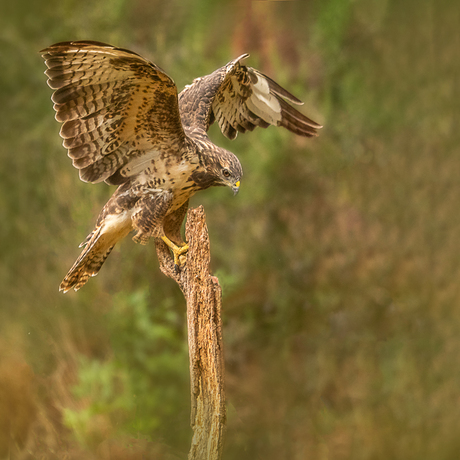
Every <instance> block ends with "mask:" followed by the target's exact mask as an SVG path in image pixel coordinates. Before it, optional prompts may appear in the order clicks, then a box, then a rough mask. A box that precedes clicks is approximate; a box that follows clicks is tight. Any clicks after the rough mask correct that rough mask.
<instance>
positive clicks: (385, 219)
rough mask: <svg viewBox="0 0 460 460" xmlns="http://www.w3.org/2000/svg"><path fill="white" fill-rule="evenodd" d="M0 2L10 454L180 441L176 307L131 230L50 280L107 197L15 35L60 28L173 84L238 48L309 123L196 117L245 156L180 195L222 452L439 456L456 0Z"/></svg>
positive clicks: (184, 392) (450, 374)
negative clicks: (210, 321)
mask: <svg viewBox="0 0 460 460" xmlns="http://www.w3.org/2000/svg"><path fill="white" fill-rule="evenodd" d="M2 9H3V12H2V15H1V18H0V22H1V27H0V31H1V32H0V49H1V62H2V66H1V67H2V71H1V72H0V98H1V109H0V117H1V118H0V155H1V164H2V168H1V171H2V172H1V180H0V188H1V190H0V219H1V222H2V225H1V226H0V232H1V234H0V245H1V246H0V251H1V265H0V292H1V296H2V301H1V305H2V308H1V310H0V337H1V339H0V346H1V350H0V358H1V360H2V361H1V362H0V364H1V366H2V367H1V369H2V374H1V375H0V390H1V388H3V391H4V395H3V396H2V397H0V405H1V404H4V405H5V406H4V407H3V410H2V407H0V413H4V414H5V413H7V411H6V410H5V409H4V408H5V407H6V408H7V409H8V408H10V410H11V411H12V413H13V412H14V414H15V415H14V417H16V418H15V420H16V419H17V420H19V421H17V422H15V426H16V428H15V429H16V431H18V432H19V431H21V430H22V432H23V438H24V439H26V435H25V434H24V433H26V432H27V431H28V429H29V422H31V421H34V420H35V422H34V424H33V425H31V426H30V430H29V436H28V441H27V443H26V444H25V448H26V450H28V451H29V452H30V453H31V457H30V458H38V459H54V458H59V459H61V458H85V459H87V458H93V456H94V458H128V454H133V452H134V454H135V453H136V452H137V453H139V452H144V454H145V456H144V458H185V457H186V453H187V451H188V447H189V443H190V438H191V430H190V428H189V380H188V355H187V346H186V326H185V302H184V300H183V298H182V295H181V293H180V292H179V290H178V288H177V286H176V285H175V284H174V283H173V282H172V281H171V280H169V279H166V278H165V277H164V276H163V275H162V274H161V273H160V272H159V270H158V262H157V259H156V255H155V251H154V245H153V243H150V244H149V245H148V246H147V247H143V246H140V245H136V244H134V243H133V242H132V241H130V240H129V239H127V240H126V241H124V242H123V243H122V244H120V245H119V248H117V249H116V250H115V251H114V253H113V254H112V255H111V256H110V257H109V259H108V260H107V262H106V264H105V265H104V267H103V269H102V271H101V273H100V275H99V276H98V277H97V278H96V279H92V280H90V282H89V283H88V285H86V286H85V287H84V288H83V289H81V291H79V292H78V293H77V294H75V293H69V294H67V295H62V294H59V293H58V285H59V282H60V281H61V279H62V277H63V275H64V274H65V272H66V270H67V269H68V268H69V267H70V265H71V264H72V263H73V261H74V259H75V258H76V256H77V255H78V252H79V250H78V248H77V246H78V243H80V241H81V240H83V239H84V237H85V236H86V234H87V233H88V232H89V231H90V230H91V229H92V225H93V223H94V220H95V218H96V215H97V213H98V211H99V210H100V208H101V207H102V205H103V204H104V202H105V200H106V199H108V197H109V196H110V194H111V193H112V189H111V188H109V187H107V186H105V185H103V184H99V185H96V186H92V185H88V184H84V183H81V182H80V181H79V179H78V174H77V172H76V171H75V170H74V169H73V168H72V166H71V163H70V160H69V159H68V158H67V157H66V154H65V150H64V149H63V148H62V147H61V145H60V144H61V141H60V139H59V136H58V131H59V126H58V124H57V123H56V122H55V121H54V120H53V111H52V104H51V102H50V95H51V90H49V89H48V88H47V87H46V82H45V81H46V78H45V76H44V75H43V71H44V69H45V68H44V65H43V63H42V61H41V58H40V57H39V55H38V53H37V51H38V50H39V49H41V48H44V47H46V46H47V45H50V44H51V43H54V42H57V41H63V40H72V39H92V40H100V41H105V42H109V43H112V44H115V45H118V46H122V47H125V48H130V49H133V50H135V51H137V52H139V53H141V54H143V55H145V56H146V57H148V58H150V59H151V60H153V61H155V62H156V63H157V64H158V65H160V66H161V67H162V68H164V69H166V70H167V72H168V73H169V74H170V75H171V76H172V77H173V78H174V79H175V81H176V83H177V85H178V87H179V89H181V88H182V87H183V86H184V85H185V84H187V83H189V82H190V81H191V80H192V79H193V78H195V77H197V76H200V75H204V74H206V73H210V72H211V71H213V70H214V69H216V68H217V67H219V66H221V65H223V64H225V63H226V62H227V61H229V60H230V59H232V58H234V57H236V56H237V55H239V54H241V53H243V52H249V53H251V58H250V60H248V63H249V64H250V65H253V66H255V67H258V68H259V69H260V70H262V71H265V72H266V73H268V74H269V75H271V76H272V77H274V78H275V79H276V80H277V81H279V83H281V84H282V85H284V86H285V87H287V88H288V89H290V90H292V92H293V93H294V94H295V95H297V96H298V97H299V98H300V99H302V100H304V101H305V102H306V104H305V106H304V107H303V108H302V109H301V110H303V111H304V113H306V114H307V115H308V116H311V117H312V118H313V119H314V120H316V121H318V122H320V123H322V124H324V126H325V127H324V128H323V129H322V130H321V133H320V137H319V138H317V139H314V140H309V139H300V138H297V137H295V136H294V135H291V134H290V133H287V132H283V131H282V130H280V129H275V128H269V129H267V130H257V131H255V132H254V133H250V134H246V135H244V136H243V135H240V136H239V137H238V139H237V140H236V141H233V142H230V141H227V140H226V139H225V138H223V136H222V135H221V134H220V132H219V130H218V129H216V127H213V128H212V130H211V136H212V138H213V139H214V140H215V142H216V143H218V144H219V145H222V146H225V147H226V148H229V149H231V150H232V151H233V152H235V153H236V154H237V155H238V156H239V157H240V159H241V161H242V164H243V168H244V170H245V175H244V178H243V181H242V186H241V191H240V194H239V195H238V197H237V198H234V197H233V196H232V195H231V193H228V191H226V190H223V189H215V190H209V191H206V192H204V193H201V194H199V195H197V196H196V197H195V198H194V200H193V203H192V204H194V205H197V204H200V203H202V204H204V206H205V210H206V213H207V220H208V226H209V232H210V237H211V250H212V257H213V258H212V266H213V270H214V272H215V274H216V275H217V276H218V277H219V279H220V282H221V284H222V286H223V292H224V303H223V321H224V331H223V333H224V341H225V361H226V372H227V376H226V384H227V396H228V431H227V442H226V447H225V452H224V458H226V459H239V460H244V459H248V460H253V459H257V458H264V459H267V460H270V459H292V460H297V459H308V458H312V459H352V460H360V459H363V460H364V459H382V460H388V459H393V458H394V459H401V458H404V459H405V460H411V459H414V460H423V459H426V460H431V459H454V458H458V452H460V440H459V437H458V426H459V425H458V423H459V420H460V407H459V400H460V314H459V307H460V297H459V294H460V293H459V286H460V283H459V280H460V263H459V261H460V212H459V207H460V180H459V176H460V151H459V147H458V145H459V140H460V139H459V137H460V136H459V128H458V123H459V121H460V120H459V115H458V114H459V111H458V104H459V102H458V101H459V89H458V77H459V70H460V64H459V59H458V52H459V49H460V32H459V29H458V24H460V10H459V9H458V4H457V2H455V1H453V0H452V1H445V2H435V1H434V0H422V1H416V0H406V1H404V2H401V1H396V0H367V1H366V0H355V1H347V0H321V1H320V0H302V1H301V0H297V1H279V2H274V1H254V2H249V1H243V0H241V1H233V2H226V1H224V0H222V1H211V0H193V1H192V0H190V1H186V2H182V1H178V0H172V1H169V2H164V1H157V0H155V1H152V0H149V1H147V0H135V1H130V2H128V1H126V0H115V1H109V0H99V1H98V2H96V3H95V2H81V1H76V0H59V1H56V0H47V1H46V2H44V1H43V2H29V1H28V0H27V1H26V0H17V1H16V2H9V4H5V5H4V6H2ZM456 109H457V110H456ZM31 375H33V378H32V380H31ZM8 378H10V380H11V381H12V382H14V384H18V385H19V384H20V385H22V386H21V387H20V388H23V389H24V390H21V391H22V393H21V397H20V398H16V399H15V396H14V394H13V393H14V390H11V388H14V387H15V385H9V384H8ZM2 379H3V380H2ZM21 379H22V380H21ZM30 381H31V382H32V384H31V385H29V382H30ZM5 382H6V383H5ZM10 383H11V382H10ZM2 385H3V386H2ZM8 385H9V386H8ZM5 388H6V389H7V388H10V391H11V392H12V393H11V394H8V393H5V391H6V390H5ZM16 388H17V386H16ZM2 398H3V399H2ZM26 400H27V401H29V402H28V403H27V404H26V402H27V401H26ZM8 404H10V405H9V406H8ZM15 404H16V405H15ZM21 404H22V405H21ZM11 417H12V416H11ZM0 418H1V417H0ZM16 439H17V440H18V444H20V435H18V434H16ZM1 441H2V439H0V443H1ZM0 447H1V446H0ZM134 454H133V455H134ZM117 455H119V456H118V457H117ZM130 458H131V457H130ZM132 458H138V457H132ZM139 458H140V457H139Z"/></svg>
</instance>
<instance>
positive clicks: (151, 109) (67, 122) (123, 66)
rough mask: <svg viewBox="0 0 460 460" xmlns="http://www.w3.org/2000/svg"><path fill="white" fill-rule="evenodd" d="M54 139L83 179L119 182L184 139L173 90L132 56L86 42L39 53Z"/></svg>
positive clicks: (152, 68)
mask: <svg viewBox="0 0 460 460" xmlns="http://www.w3.org/2000/svg"><path fill="white" fill-rule="evenodd" d="M41 53H42V55H43V58H44V59H45V63H46V65H47V67H48V70H47V71H46V72H45V73H46V75H47V76H48V85H49V86H50V87H51V88H52V89H54V90H56V91H55V92H54V94H53V96H52V100H53V102H54V110H55V111H56V120H57V121H59V122H61V123H63V124H62V127H61V132H60V135H61V137H62V138H63V139H64V141H63V145H64V147H66V148H67V149H68V155H69V157H70V158H72V160H73V165H74V166H75V167H76V168H77V169H79V171H80V178H81V179H82V180H83V181H85V182H93V183H95V182H101V181H103V180H105V181H106V182H107V183H111V184H113V183H116V184H120V183H123V182H124V181H126V180H127V179H128V178H129V177H131V176H134V175H136V174H138V173H139V172H141V171H142V170H144V169H145V168H146V167H147V166H148V165H149V163H150V162H151V160H152V159H155V158H157V157H159V152H160V151H161V152H162V155H163V156H164V155H168V154H170V155H178V154H179V150H180V147H181V145H182V144H183V142H184V139H185V133H184V131H183V128H182V124H181V121H180V116H179V107H178V100H177V89H176V85H175V84H174V82H173V81H172V80H171V78H169V77H168V75H166V73H164V72H163V70H161V69H160V68H159V67H158V66H156V65H155V64H153V63H152V62H149V61H147V60H146V59H144V58H142V57H141V56H139V55H138V54H136V53H133V52H132V51H128V50H125V49H121V48H115V47H113V46H110V45H106V44H104V43H99V42H91V41H76V42H64V43H57V44H55V45H52V46H50V47H49V48H46V49H44V50H42V51H41Z"/></svg>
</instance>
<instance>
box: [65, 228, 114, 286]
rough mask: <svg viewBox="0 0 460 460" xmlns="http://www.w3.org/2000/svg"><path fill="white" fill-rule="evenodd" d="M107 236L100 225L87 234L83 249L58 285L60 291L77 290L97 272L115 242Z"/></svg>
mask: <svg viewBox="0 0 460 460" xmlns="http://www.w3.org/2000/svg"><path fill="white" fill-rule="evenodd" d="M108 236H109V235H107V234H104V233H102V231H101V227H99V228H96V229H95V231H94V232H93V233H92V234H90V235H89V238H88V239H89V241H88V243H87V244H86V247H85V249H83V251H82V253H81V254H80V256H79V257H78V259H77V260H76V261H75V263H74V264H73V266H72V268H71V269H70V270H69V272H68V273H67V275H66V276H65V278H64V279H63V281H62V283H61V285H60V286H59V290H60V291H63V292H64V293H65V292H67V291H70V289H72V288H73V289H74V290H75V291H78V289H80V288H81V287H82V286H83V285H84V284H85V283H86V282H87V281H88V279H89V277H90V276H96V275H97V274H98V273H99V270H100V269H101V267H102V264H103V263H104V262H105V259H107V257H108V255H109V254H110V252H111V251H112V249H113V248H114V246H115V243H116V241H114V239H113V238H110V237H108ZM88 239H87V240H88Z"/></svg>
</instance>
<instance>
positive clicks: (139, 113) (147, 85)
mask: <svg viewBox="0 0 460 460" xmlns="http://www.w3.org/2000/svg"><path fill="white" fill-rule="evenodd" d="M40 53H41V54H42V56H43V58H44V60H45V64H46V66H47V68H48V69H47V70H46V72H45V74H46V75H47V77H48V85H49V86H50V87H51V88H52V89H53V90H55V91H54V93H53V95H52V101H53V102H54V110H55V111H56V120H57V121H59V122H60V123H62V126H61V130H60V135H61V137H62V138H63V145H64V147H65V148H67V149H68V156H69V157H70V158H71V159H72V164H73V166H74V167H75V168H77V169H78V170H79V174H80V179H81V180H82V181H84V182H91V183H98V182H102V181H104V182H106V183H107V184H110V185H117V186H118V188H117V189H116V191H115V193H114V194H113V195H112V197H111V198H110V199H109V201H108V202H107V204H106V205H105V206H104V207H103V209H102V211H101V213H100V214H99V217H98V218H97V222H96V226H95V228H94V230H93V231H92V232H91V233H90V234H89V235H88V237H87V238H86V239H85V240H84V241H83V243H82V244H81V245H80V247H83V248H84V249H83V251H82V253H81V254H80V256H79V257H78V259H77V260H76V262H75V263H74V265H73V266H72V268H71V269H70V270H69V272H68V273H67V275H66V276H65V278H64V280H63V281H62V283H61V285H60V287H59V290H60V291H64V292H67V291H69V290H70V289H72V288H73V289H75V290H78V289H79V288H80V287H81V286H83V285H84V284H85V283H86V282H87V281H88V279H89V277H90V276H95V275H96V274H97V273H98V272H99V270H100V268H101V266H102V264H103V263H104V261H105V259H106V258H107V256H108V255H109V254H110V252H111V251H112V249H113V247H114V246H115V244H116V243H117V242H118V241H120V240H121V239H122V238H124V237H125V236H127V235H128V234H129V233H130V232H131V231H133V230H134V231H135V232H136V233H135V234H134V236H133V240H134V241H135V242H138V243H142V244H146V243H147V241H148V240H149V239H150V238H152V237H154V238H161V239H162V240H163V241H164V242H165V243H166V244H167V245H168V246H169V248H170V249H171V251H172V253H173V256H174V263H175V265H176V269H177V267H179V266H180V264H181V262H182V261H183V258H182V257H181V256H182V255H184V254H185V253H186V252H187V249H188V245H187V244H186V243H185V242H183V240H182V237H181V234H180V228H181V224H182V221H183V219H184V217H185V214H186V211H187V208H188V202H189V198H190V197H191V196H192V195H193V194H195V193H196V192H198V191H199V190H205V189H207V188H208V187H211V186H228V187H230V188H231V189H232V190H233V192H234V193H235V194H236V193H237V192H238V189H239V186H240V180H241V177H242V175H243V170H242V167H241V164H240V162H239V160H238V158H237V157H236V156H235V155H234V154H233V153H231V152H229V151H228V150H225V149H223V148H220V147H218V146H216V145H215V144H214V143H213V142H212V141H211V140H210V138H209V137H208V134H207V131H208V129H209V127H210V126H211V125H212V124H213V123H214V122H215V121H216V122H217V123H218V125H219V127H220V129H221V131H222V133H223V134H224V135H225V136H226V137H228V138H229V139H234V138H235V137H236V135H237V133H238V132H241V133H244V132H245V131H252V130H253V129H254V128H256V127H257V126H260V127H262V128H266V127H268V126H270V125H275V126H283V127H284V128H286V129H288V130H289V131H291V132H293V133H295V134H298V135H300V136H306V137H310V136H315V135H317V130H318V129H319V128H321V126H320V125H319V124H318V123H315V122H314V121H312V120H310V119H309V118H307V117H306V116H304V115H302V114H301V113H300V112H299V111H297V110H296V109H295V108H294V107H292V105H290V104H289V102H290V103H292V104H302V102H301V101H300V100H299V99H297V98H296V97H294V96H293V95H292V94H291V93H289V92H288V91H286V90H285V89H283V88H282V87H281V86H279V85H278V84H277V83H275V82H274V81H273V80H272V79H270V78H269V77H267V76H266V75H264V74H262V73H261V72H259V71H258V70H256V69H253V68H251V67H246V66H245V65H243V64H242V61H243V59H245V58H246V57H247V56H248V54H243V55H242V56H240V57H238V58H237V59H234V60H233V61H230V62H229V63H228V64H227V65H225V66H223V67H221V68H220V69H217V70H216V71H215V72H213V73H211V74H210V75H207V76H205V77H201V78H197V79H195V80H194V81H193V83H192V84H191V85H188V86H186V87H185V89H184V90H183V91H182V92H181V93H180V94H179V95H178V94H177V88H176V85H175V84H174V82H173V80H172V79H171V78H170V77H169V76H168V75H167V74H166V73H165V72H164V71H163V70H162V69H161V68H160V67H158V66H157V65H156V64H154V63H153V62H150V61H148V60H147V59H144V58H143V57H141V56H140V55H138V54H136V53H134V52H132V51H129V50H126V49H122V48H116V47H114V46H111V45H107V44H105V43H100V42H95V41H74V42H62V43H56V44H55V45H52V46H50V47H48V48H46V49H44V50H42V51H41V52H40Z"/></svg>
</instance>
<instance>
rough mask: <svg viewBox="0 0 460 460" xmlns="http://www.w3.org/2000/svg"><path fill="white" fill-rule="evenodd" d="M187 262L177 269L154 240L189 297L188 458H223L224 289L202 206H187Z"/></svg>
mask: <svg viewBox="0 0 460 460" xmlns="http://www.w3.org/2000/svg"><path fill="white" fill-rule="evenodd" d="M185 236H186V240H187V241H188V244H189V250H188V253H187V262H186V264H185V265H184V266H183V267H182V268H181V271H180V272H179V273H176V272H175V271H174V264H173V262H172V259H171V255H170V253H169V249H168V247H167V246H166V245H165V244H164V243H163V242H162V241H161V240H157V241H156V249H157V254H158V259H159V262H160V268H161V271H162V272H163V273H164V274H165V275H166V276H169V277H170V278H172V279H174V280H175V281H176V282H177V283H178V285H179V287H180V288H181V290H182V292H183V293H184V296H185V299H186V301H187V326H188V345H189V358H190V384H191V399H192V410H191V426H192V429H193V432H194V435H193V439H192V445H191V448H190V452H189V456H188V458H189V460H219V459H220V458H221V456H222V447H223V438H224V433H225V424H226V408H225V390H224V360H223V350H222V321H221V314H220V311H221V305H222V303H221V301H222V291H221V288H220V285H219V282H218V280H217V278H216V277H214V276H211V274H210V272H209V263H210V260H211V255H210V248H209V236H208V229H207V226H206V219H205V214H204V209H203V207H202V206H200V207H199V208H196V209H189V211H188V214H187V223H186V228H185Z"/></svg>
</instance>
